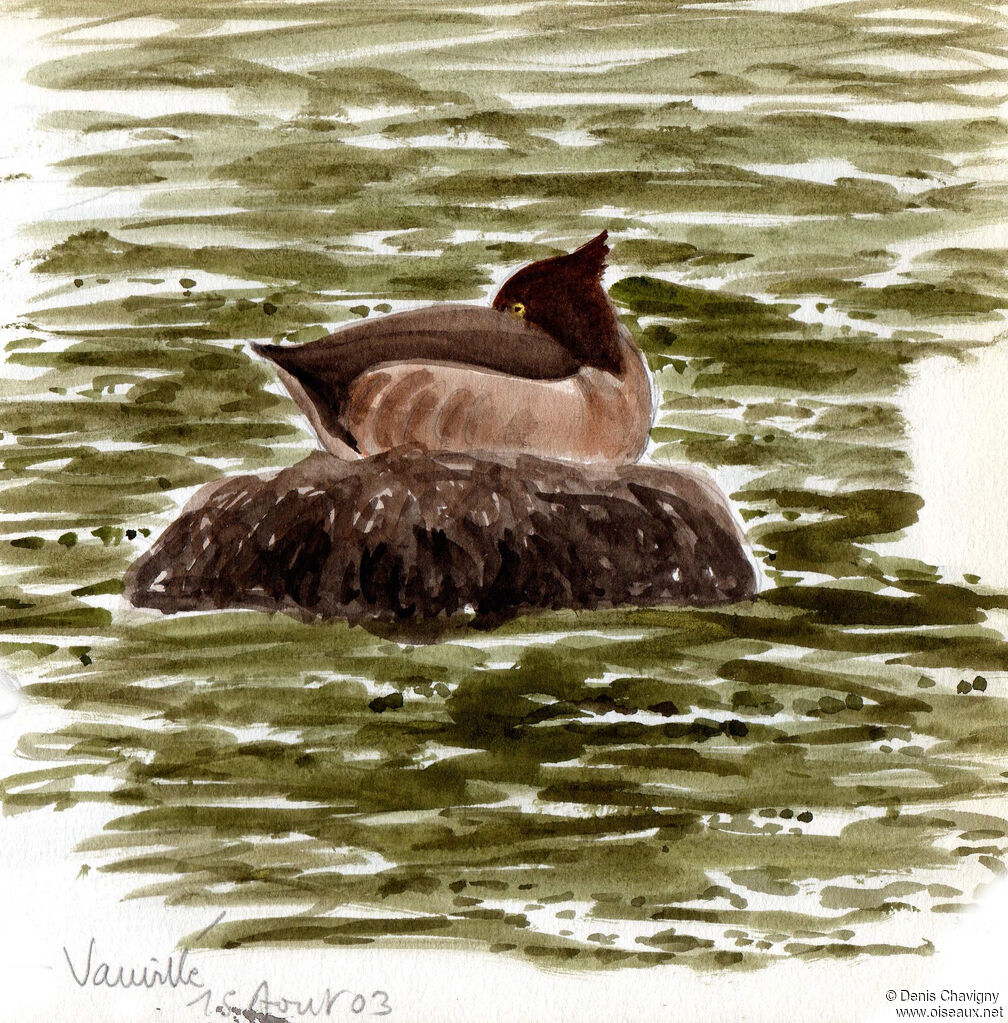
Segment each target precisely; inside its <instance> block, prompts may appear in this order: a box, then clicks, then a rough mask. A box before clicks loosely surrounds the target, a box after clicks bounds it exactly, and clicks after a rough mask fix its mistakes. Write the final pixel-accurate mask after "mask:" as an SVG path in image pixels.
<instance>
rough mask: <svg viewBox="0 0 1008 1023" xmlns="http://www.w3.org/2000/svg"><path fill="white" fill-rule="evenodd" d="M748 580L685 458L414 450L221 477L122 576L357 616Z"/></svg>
mask: <svg viewBox="0 0 1008 1023" xmlns="http://www.w3.org/2000/svg"><path fill="white" fill-rule="evenodd" d="M756 585H757V580H756V573H755V570H754V568H753V565H752V562H751V561H750V559H749V556H748V554H747V551H746V547H745V540H744V537H743V535H742V533H741V530H740V529H739V527H738V525H737V524H736V522H735V520H734V518H733V516H732V513H731V511H730V509H729V507H728V504H727V501H726V499H725V498H724V497H723V495H722V494H721V493H720V491H719V490H718V488H717V487H716V486H715V485H714V484H713V483H712V482H711V481H710V480H709V479H707V478H706V477H705V476H703V475H702V474H701V473H698V472H695V471H693V470H691V469H684V468H663V467H659V466H652V465H627V466H621V467H618V468H612V467H607V468H589V467H586V466H575V465H569V464H565V463H560V462H553V461H546V460H543V459H538V458H528V457H524V458H520V459H517V460H516V461H514V462H513V463H511V464H501V463H499V462H493V461H484V460H481V459H478V458H472V457H468V456H460V455H437V456H430V455H426V454H422V453H419V452H404V451H398V452H389V453H386V454H383V455H379V456H375V457H373V458H368V459H362V460H359V461H341V460H339V459H336V458H333V457H331V456H329V455H325V454H322V453H318V454H314V455H311V456H309V457H308V458H306V459H304V460H303V461H301V462H299V463H298V464H297V465H294V466H292V467H291V468H289V469H283V470H281V471H280V472H278V473H276V474H274V475H272V476H268V477H260V476H236V477H231V478H228V479H223V480H219V481H217V482H215V483H211V484H209V485H207V486H206V487H204V488H203V489H202V490H201V491H200V492H199V493H198V494H197V495H196V496H195V497H194V498H193V499H192V500H191V501H190V502H189V503H188V504H187V505H186V507H185V508H184V509H183V510H182V513H181V514H180V515H179V517H178V518H177V519H176V520H175V521H174V522H173V523H172V524H171V525H170V526H169V527H168V529H166V530H165V532H164V533H163V534H162V536H161V537H160V538H159V539H158V540H157V542H156V543H155V544H154V546H153V547H152V548H151V550H150V551H148V552H147V553H146V554H144V555H143V556H142V557H141V558H139V559H138V560H137V561H136V562H135V563H134V564H133V565H132V566H130V568H129V570H128V572H127V576H126V594H127V597H128V598H129V599H130V600H131V601H132V602H133V603H134V604H136V605H138V606H143V607H152V608H157V609H159V610H161V611H164V612H166V613H170V612H175V611H194V610H200V611H202V610H210V609H217V608H229V607H244V608H256V609H260V610H267V611H285V612H289V613H293V614H295V615H297V616H298V617H302V618H327V619H347V620H350V621H366V620H374V621H382V620H386V621H388V620H408V619H412V620H423V619H430V618H435V617H438V616H451V615H454V614H457V613H462V612H466V611H475V613H476V615H477V617H479V618H485V619H501V618H506V617H508V616H510V615H514V614H516V613H518V612H520V611H523V610H531V609H537V608H543V609H560V608H599V607H612V606H616V605H625V604H629V605H638V606H650V605H659V604H692V605H701V606H708V605H712V604H721V603H728V602H732V601H738V600H744V599H747V598H749V597H751V596H753V594H754V593H755V591H756Z"/></svg>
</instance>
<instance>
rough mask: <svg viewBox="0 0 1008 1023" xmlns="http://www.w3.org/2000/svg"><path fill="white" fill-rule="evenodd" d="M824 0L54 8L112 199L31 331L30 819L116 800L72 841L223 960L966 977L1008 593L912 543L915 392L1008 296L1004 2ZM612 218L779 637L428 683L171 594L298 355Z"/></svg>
mask: <svg viewBox="0 0 1008 1023" xmlns="http://www.w3.org/2000/svg"><path fill="white" fill-rule="evenodd" d="M787 6H788V7H789V8H790V9H789V10H788V11H787V12H780V11H774V10H773V9H772V5H771V4H770V3H766V4H761V3H749V4H743V3H735V4H732V3H719V2H699V3H692V4H685V3H684V4H679V3H671V2H661V3H657V2H655V3H645V2H638V0H627V2H615V0H611V2H600V3H594V4H572V5H560V4H557V3H554V2H548V3H546V2H542V3H540V2H530V3H525V4H514V5H504V6H500V7H496V6H493V5H486V6H479V5H478V4H476V3H474V5H473V6H471V7H467V6H452V5H450V4H447V3H444V2H439V0H435V2H428V3H424V4H422V5H411V4H400V3H383V4H381V5H373V4H370V3H366V4H365V3H360V4H347V3H331V4H330V3H317V2H306V3H300V4H297V5H293V4H288V3H279V2H274V3H269V2H266V3H251V2H243V0H234V2H231V3H229V4H227V5H217V4H215V3H213V2H207V3H199V4H196V3H188V2H186V0H167V2H162V3H159V4H158V5H151V6H150V7H149V8H146V7H143V6H142V5H131V7H132V8H133V13H134V14H135V15H136V17H135V18H122V17H121V12H120V8H121V5H117V4H111V3H102V2H95V0H84V2H83V3H82V2H81V0H75V2H74V3H73V4H69V3H60V2H59V0H52V2H50V0H40V2H39V3H38V4H37V5H36V7H34V8H26V10H38V11H41V13H43V14H45V15H46V16H47V17H49V18H52V19H55V20H54V22H53V23H52V24H53V25H54V26H55V27H53V28H52V30H51V32H50V33H49V34H48V35H47V37H46V39H45V40H44V44H45V45H44V50H45V53H44V55H43V54H42V51H41V50H40V57H39V61H38V63H37V66H35V67H34V69H33V70H32V72H31V74H30V77H29V81H30V83H31V85H32V86H34V87H37V88H39V89H41V90H44V91H42V92H40V93H39V95H42V96H44V100H43V105H44V110H41V111H40V135H39V138H40V139H41V140H43V142H44V144H45V145H46V146H49V147H52V148H53V150H54V151H55V152H58V154H59V155H58V157H54V158H53V159H52V160H50V163H53V164H55V165H54V166H52V167H51V168H50V169H49V170H48V171H47V175H48V176H47V177H46V178H45V180H43V181H40V182H39V186H38V187H39V188H44V187H49V188H53V187H55V185H56V184H60V183H61V184H60V187H62V188H63V190H64V193H65V197H66V203H65V205H64V206H63V207H62V208H61V209H60V210H59V211H57V212H52V213H47V214H39V215H38V216H34V215H33V218H31V219H30V221H29V223H27V224H26V225H24V234H23V235H22V237H23V239H24V252H23V255H24V256H25V258H26V259H28V261H29V264H30V265H31V266H32V267H33V272H34V281H33V284H34V290H35V293H36V295H37V297H36V299H35V300H34V301H33V302H32V303H31V304H30V307H29V308H25V309H23V310H20V312H21V316H20V318H19V319H18V321H17V322H16V323H13V324H11V325H9V326H8V327H7V328H6V329H5V338H6V340H5V342H4V343H5V350H4V353H3V354H4V358H5V372H4V374H3V382H2V388H3V391H2V393H3V397H4V401H3V404H2V406H0V420H2V421H0V431H2V440H0V460H2V469H0V478H2V482H3V487H2V490H0V510H2V537H0V565H2V577H0V609H2V611H0V613H2V626H0V633H2V634H0V655H2V657H3V663H4V664H5V665H6V667H7V668H8V670H9V671H10V672H11V673H12V674H15V675H16V676H18V677H19V678H21V679H22V680H23V681H26V693H27V695H28V697H29V699H30V700H32V701H36V702H40V703H44V704H47V705H49V706H50V707H51V708H52V710H53V712H54V713H55V714H56V715H57V723H56V724H55V725H54V726H53V728H52V730H50V731H47V732H45V733H42V732H38V733H33V734H27V735H24V736H23V738H22V739H21V741H20V744H19V750H18V751H19V753H20V754H21V756H22V757H23V758H25V763H24V770H23V772H22V773H20V774H18V775H17V776H15V777H11V778H8V779H6V781H5V782H4V783H3V788H2V793H3V802H4V807H5V810H6V812H7V813H17V812H20V811H29V810H31V811H35V812H41V813H49V812H53V811H65V810H68V809H70V808H73V807H77V806H81V805H83V804H89V805H90V808H91V812H94V813H97V814H99V815H100V816H101V817H102V819H104V820H105V821H106V823H105V826H104V828H103V829H102V830H100V832H97V833H96V834H95V835H94V837H93V838H92V839H90V840H89V841H87V842H85V843H84V845H83V846H82V847H80V848H79V849H77V850H63V851H62V852H63V853H65V854H66V855H74V856H76V857H77V858H78V859H79V860H80V862H81V863H82V864H84V863H87V864H89V865H90V866H92V867H94V868H97V869H101V870H103V871H108V872H113V873H116V874H118V875H119V876H120V878H121V886H122V893H123V895H124V896H125V895H127V894H128V893H139V894H141V895H143V896H147V897H150V898H154V899H160V900H164V901H167V902H168V903H172V904H185V905H194V906H207V907H213V908H214V910H215V911H216V910H217V909H219V908H228V909H229V917H228V920H227V921H226V922H225V923H224V924H223V925H221V926H220V927H218V928H217V929H215V930H214V931H212V932H211V933H210V934H209V935H208V936H207V937H206V938H205V941H213V942H215V943H217V944H224V943H226V944H243V943H307V944H329V945H346V944H364V943H378V944H384V945H391V946H396V947H403V946H409V947H413V946H417V947H430V946H432V945H435V946H437V945H441V946H449V947H474V948H481V949H489V950H492V951H495V952H500V953H508V954H513V955H519V956H525V957H530V958H532V959H533V960H534V961H537V962H544V963H564V964H566V965H568V966H574V967H576V966H583V967H587V968H599V967H603V966H611V965H616V966H619V965H640V964H647V963H651V962H667V961H672V960H675V961H677V962H682V963H685V964H689V965H692V966H696V967H699V968H710V967H733V968H736V969H745V968H752V967H759V966H760V965H762V964H764V963H767V962H770V961H772V960H774V959H779V958H782V957H789V956H802V957H821V956H831V957H849V956H853V955H856V954H859V953H867V954H875V955H884V954H891V953H899V952H910V953H921V954H926V953H928V952H929V951H930V950H931V949H932V948H933V947H934V944H935V943H936V942H937V943H939V944H940V941H941V938H940V936H941V933H942V928H943V927H944V926H946V925H947V923H948V917H949V914H955V913H958V912H961V911H962V910H963V909H964V908H965V907H967V906H968V905H970V904H971V903H972V902H973V901H974V900H975V899H976V898H977V897H978V896H979V893H980V892H981V891H982V888H983V886H984V885H985V884H987V883H988V882H989V881H990V880H992V879H993V878H995V877H996V876H998V875H1001V874H1003V873H1004V869H1005V868H1004V861H1005V853H1006V849H1008V841H1006V835H1008V819H1006V818H1008V813H1006V812H1005V803H1004V792H1005V784H1006V783H1005V776H1006V772H1005V770H1004V768H1005V755H1006V753H1008V701H1006V699H1005V689H1004V683H1003V681H1002V680H1003V678H1005V677H1006V676H1005V675H1004V673H1005V672H1006V670H1008V643H1006V642H1005V639H1004V637H1003V633H1002V629H1001V627H1000V625H999V621H1002V620H1003V618H999V617H998V616H1000V615H1002V614H1003V611H1004V610H1005V608H1006V605H1008V596H1006V595H1005V594H1004V593H1000V592H996V591H992V590H991V589H989V588H986V587H985V586H984V584H983V579H982V577H983V575H984V566H983V565H976V566H971V570H972V571H973V572H975V573H976V575H973V574H971V575H969V576H968V577H965V578H964V577H961V576H956V577H943V575H942V572H941V571H940V570H939V569H938V568H936V567H935V566H936V565H940V564H941V562H942V552H941V551H938V550H936V551H934V552H933V557H932V559H931V563H930V564H926V563H923V562H920V561H914V560H910V559H908V558H907V557H905V556H903V557H898V556H896V555H895V554H893V553H891V551H890V541H892V540H894V539H896V538H898V537H899V536H901V535H902V531H903V530H905V529H907V528H908V527H909V526H911V525H912V524H913V523H914V522H915V520H916V518H917V515H918V512H919V511H920V509H921V507H922V504H923V499H922V498H921V497H920V496H919V495H918V494H916V493H915V492H914V486H913V483H912V480H913V474H912V468H913V467H912V464H911V460H910V455H909V453H908V451H909V441H908V428H907V423H906V421H905V417H904V413H903V411H902V410H901V405H900V397H899V395H900V389H901V387H903V386H904V385H905V384H906V383H907V381H908V379H909V377H910V375H911V374H912V373H913V371H914V368H915V366H917V365H918V364H919V363H920V361H921V360H922V359H924V358H927V357H929V356H933V355H935V354H940V353H945V354H953V355H956V356H957V357H965V354H966V353H968V351H969V350H970V349H971V348H976V347H977V346H980V345H982V344H985V343H988V342H989V340H990V338H991V337H992V336H994V334H996V333H997V331H998V330H999V329H1001V328H1000V326H999V325H1000V323H1001V319H1002V315H1001V312H1000V310H1002V309H1003V308H1004V307H1006V306H1008V297H1006V296H1008V275H1006V269H1008V253H1006V252H1005V251H1003V250H1001V249H998V248H993V247H991V248H984V247H977V243H976V238H977V237H981V238H982V237H984V236H983V235H982V234H981V235H974V234H971V232H974V231H980V230H982V229H984V228H989V226H990V225H996V224H1000V223H1003V222H1004V220H1005V216H1006V211H1008V192H1006V189H1005V184H1004V181H1003V176H999V174H998V171H997V154H996V152H995V150H996V149H997V147H999V146H1002V145H1003V144H1004V141H1005V122H1004V120H1003V118H1002V117H1001V111H1002V108H1001V105H1000V104H1001V102H1002V98H1001V93H1002V92H1003V91H1004V90H1003V89H1002V88H1001V86H1002V84H1003V80H1002V73H1001V71H1000V70H998V68H999V63H998V58H997V53H998V50H999V48H1001V47H1003V46H1004V44H1005V32H1004V26H1003V24H1002V23H1001V22H1000V21H999V15H998V13H997V10H996V8H995V7H994V6H993V5H985V4H982V3H965V2H960V3H933V4H928V3H919V4H916V5H914V6H913V7H912V8H906V9H902V10H900V11H894V10H892V9H891V5H889V4H887V3H884V2H882V0H876V2H871V0H864V2H852V3H843V4H832V5H830V4H823V5H819V6H806V7H805V9H794V8H795V7H801V6H802V5H794V4H790V5H787ZM148 15H149V19H150V20H149V21H143V20H140V19H141V18H142V17H144V16H148ZM33 173H34V172H33ZM19 180H20V179H19ZM15 184H17V182H13V181H5V182H0V187H4V188H12V187H14V186H15ZM23 185H24V180H20V184H18V187H21V186H23ZM25 187H30V185H29V186H25ZM603 228H608V229H609V231H610V232H611V240H612V243H613V255H612V257H611V260H610V262H611V270H610V271H609V274H608V276H607V284H608V286H609V288H610V293H611V295H612V297H613V299H614V300H615V301H616V302H617V303H618V304H619V306H620V309H621V311H622V312H623V313H624V314H625V318H626V322H627V324H628V326H629V327H630V328H631V330H632V331H633V332H634V334H635V336H636V337H637V338H638V340H639V342H640V344H641V346H642V347H643V348H644V350H645V351H646V353H647V355H648V358H649V360H650V363H651V366H652V369H653V370H654V372H655V375H656V379H657V382H658V384H659V387H660V390H661V408H660V412H659V415H658V420H657V422H656V425H655V428H654V431H653V445H652V448H651V451H650V454H649V457H650V458H652V459H653V460H655V461H657V462H672V463H679V462H686V463H691V464H694V465H699V466H705V467H707V468H708V469H709V470H710V471H711V472H712V473H713V474H714V475H715V476H716V478H718V480H719V481H720V482H721V483H722V485H723V486H725V488H726V489H727V490H728V491H729V492H730V493H731V496H732V499H733V502H734V504H735V505H736V507H737V508H738V509H739V512H740V514H741V516H742V518H743V519H744V520H745V522H746V524H747V529H748V535H749V538H750V541H751V544H752V547H753V551H754V556H755V557H756V559H757V560H758V562H759V564H760V567H761V571H762V573H763V575H764V578H765V586H766V589H765V592H764V593H763V595H762V596H761V597H760V599H758V600H757V601H755V602H753V603H751V604H745V605H741V606H736V607H729V608H722V609H715V610H705V611H691V610H682V609H671V610H663V609H652V610H633V609H614V610H610V611H604V612H597V613H592V614H581V615H575V614H554V615H535V616H528V617H525V618H521V619H518V620H515V621H513V622H511V623H509V624H507V625H504V626H502V627H499V628H497V629H496V630H494V631H491V632H481V631H476V630H473V629H469V628H466V627H465V626H458V627H453V628H451V629H450V630H448V631H446V632H445V633H444V634H443V635H442V636H441V637H440V638H438V639H436V640H435V641H431V642H427V643H418V642H410V641H409V638H408V637H404V636H401V635H400V636H396V635H395V634H382V635H375V634H372V633H370V632H367V631H365V630H363V629H360V628H349V627H346V626H341V625H331V624H327V625H315V626H311V625H304V624H299V623H297V622H295V621H293V620H290V619H287V618H284V617H282V616H277V617H275V618H269V617H266V616H263V615H257V614H253V613H248V612H232V613H224V614H213V615H188V616H180V617H177V618H163V617H161V616H159V615H157V614H153V613H146V612H140V611H136V610H131V609H128V608H126V607H125V606H123V602H122V600H121V598H120V597H119V596H118V595H119V593H120V591H121V578H122V575H123V572H124V569H125V567H126V566H127V565H128V564H129V563H130V561H132V560H133V559H134V558H135V557H137V556H138V555H139V554H140V553H141V552H142V551H144V550H145V549H146V548H147V547H148V546H149V545H150V543H151V542H152V539H153V538H154V537H155V536H156V535H157V534H158V533H159V532H160V531H161V530H162V529H163V528H164V527H165V526H166V525H167V524H168V522H170V521H171V519H172V518H173V517H174V515H175V514H176V513H177V512H178V510H179V507H180V506H181V504H182V503H183V502H184V500H185V499H186V498H187V497H188V496H189V495H190V494H191V493H192V490H193V488H195V487H196V486H198V485H200V484H202V483H204V482H207V481H209V480H213V479H216V478H218V477H219V476H220V475H221V474H222V473H232V472H239V471H258V470H262V469H266V468H270V467H276V466H282V465H287V464H290V463H293V462H294V461H296V460H297V459H298V458H300V457H302V456H303V455H304V454H305V453H307V452H308V451H309V450H311V448H312V446H313V440H312V437H311V436H310V435H309V433H308V432H307V426H306V424H305V422H304V421H303V420H302V419H301V418H300V417H299V416H298V415H297V414H296V410H295V408H294V406H293V405H292V403H291V402H290V401H289V400H288V399H287V398H286V397H285V396H283V393H282V391H281V390H280V389H279V388H278V387H277V386H276V384H275V382H274V380H273V377H272V375H271V373H270V371H269V369H268V367H265V366H264V365H263V364H262V363H261V362H259V361H258V360H257V359H256V358H255V357H254V356H252V355H251V354H250V351H249V343H250V341H251V340H253V339H280V338H301V339H306V338H313V337H318V336H321V335H322V334H324V333H326V332H328V330H329V329H330V328H331V327H332V326H333V325H335V324H338V323H339V322H341V321H347V320H351V319H353V318H355V317H361V316H371V315H380V314H381V313H382V312H384V311H388V309H389V308H402V307H404V306H409V305H415V304H423V303H425V302H433V301H442V300H467V301H469V300H471V301H485V299H486V296H487V294H488V292H490V291H491V290H492V285H493V283H494V282H495V281H499V280H500V279H501V277H502V276H503V275H504V274H505V273H506V272H507V271H508V270H510V269H513V268H515V267H516V266H518V265H520V264H522V263H523V262H526V261H529V260H532V259H536V258H540V257H542V256H544V255H547V254H551V253H553V252H556V251H559V250H561V249H566V248H569V247H571V246H573V245H575V244H578V243H580V242H582V241H584V240H586V239H588V238H590V237H591V236H592V235H594V234H596V233H597V232H598V231H600V230H602V229H603ZM964 239H967V240H968V239H972V241H964ZM967 245H972V246H973V247H967ZM8 318H10V317H8ZM978 577H979V579H978Z"/></svg>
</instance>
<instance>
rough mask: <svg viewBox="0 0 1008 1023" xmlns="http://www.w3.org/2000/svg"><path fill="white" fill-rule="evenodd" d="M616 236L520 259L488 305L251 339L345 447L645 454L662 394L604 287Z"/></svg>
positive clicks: (332, 439) (363, 451) (348, 452)
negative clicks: (262, 341)
mask: <svg viewBox="0 0 1008 1023" xmlns="http://www.w3.org/2000/svg"><path fill="white" fill-rule="evenodd" d="M606 236H607V233H606V232H605V231H603V232H602V234H600V235H599V236H598V237H597V238H594V239H592V240H591V241H590V242H588V243H587V244H586V245H582V246H581V248H579V249H577V250H576V251H574V252H572V253H569V254H567V255H563V256H556V257H554V258H552V259H544V260H540V261H539V262H537V263H532V264H530V265H529V266H527V267H525V268H524V269H522V270H519V271H518V272H517V273H516V274H514V275H513V276H512V277H511V278H509V279H508V280H507V281H506V282H505V284H504V286H503V287H502V288H501V289H500V291H499V292H498V294H497V297H496V298H495V299H494V301H493V305H492V307H491V308H489V309H487V308H482V307H479V306H470V305H441V306H431V307H429V308H426V309H417V310H414V311H412V312H406V313H398V314H395V315H391V316H384V317H382V318H381V319H379V320H374V321H366V322H364V323H359V324H355V325H354V326H352V327H348V328H344V329H342V330H339V331H337V332H336V333H334V334H330V335H329V336H328V337H325V338H322V339H321V340H319V341H314V342H311V343H310V344H305V345H299V346H292V347H282V346H279V345H255V346H254V348H255V350H256V351H257V352H259V354H260V355H264V356H265V357H266V358H268V359H270V360H271V361H272V362H273V363H275V365H276V367H277V371H278V373H279V376H280V379H281V380H282V381H283V383H284V385H285V386H286V388H287V390H288V391H289V392H290V394H291V397H293V398H294V400H295V401H296V402H297V404H298V405H299V406H300V407H301V409H302V411H303V412H304V413H305V414H306V415H307V417H308V420H309V422H310V423H311V425H312V427H313V428H314V430H315V431H316V433H317V434H318V436H319V439H320V440H321V442H322V445H323V447H325V449H326V450H327V451H329V452H331V453H332V454H334V455H338V456H339V457H342V458H362V457H365V456H368V455H374V454H378V453H379V452H381V451H387V450H389V449H392V448H399V447H419V448H422V449H425V450H429V451H461V452H467V453H471V454H487V455H491V456H501V455H505V456H506V455H511V456H513V455H519V454H530V455H539V456H542V457H544V458H559V459H566V460H570V461H578V462H610V463H623V462H634V461H636V460H637V459H638V458H640V456H641V454H642V453H643V451H644V448H645V446H646V445H647V440H648V433H649V431H650V428H651V422H652V418H653V415H654V402H653V397H652V388H651V378H650V376H649V374H648V371H647V367H646V365H645V363H644V358H643V356H642V355H641V352H640V350H639V349H638V348H637V347H636V345H635V344H634V343H633V340H632V338H631V336H630V332H629V331H628V330H627V329H626V328H625V327H623V326H622V325H621V324H620V323H619V322H618V321H617V319H616V313H615V310H614V308H613V306H612V304H611V303H610V301H609V299H608V297H607V296H606V293H605V291H604V290H603V289H602V281H601V278H602V271H603V270H604V268H605V257H606V256H607V255H608V254H609V248H608V246H607V245H606V243H605V242H606Z"/></svg>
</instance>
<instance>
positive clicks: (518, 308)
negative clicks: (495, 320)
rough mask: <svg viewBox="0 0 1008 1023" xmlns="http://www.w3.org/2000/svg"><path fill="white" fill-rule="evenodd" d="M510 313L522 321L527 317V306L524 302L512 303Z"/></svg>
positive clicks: (509, 307) (509, 308)
mask: <svg viewBox="0 0 1008 1023" xmlns="http://www.w3.org/2000/svg"><path fill="white" fill-rule="evenodd" d="M508 312H509V313H510V314H511V315H512V316H513V317H514V318H515V319H516V320H520V319H522V318H523V317H524V316H525V304H524V302H512V303H511V304H510V305H509V306H508Z"/></svg>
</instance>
